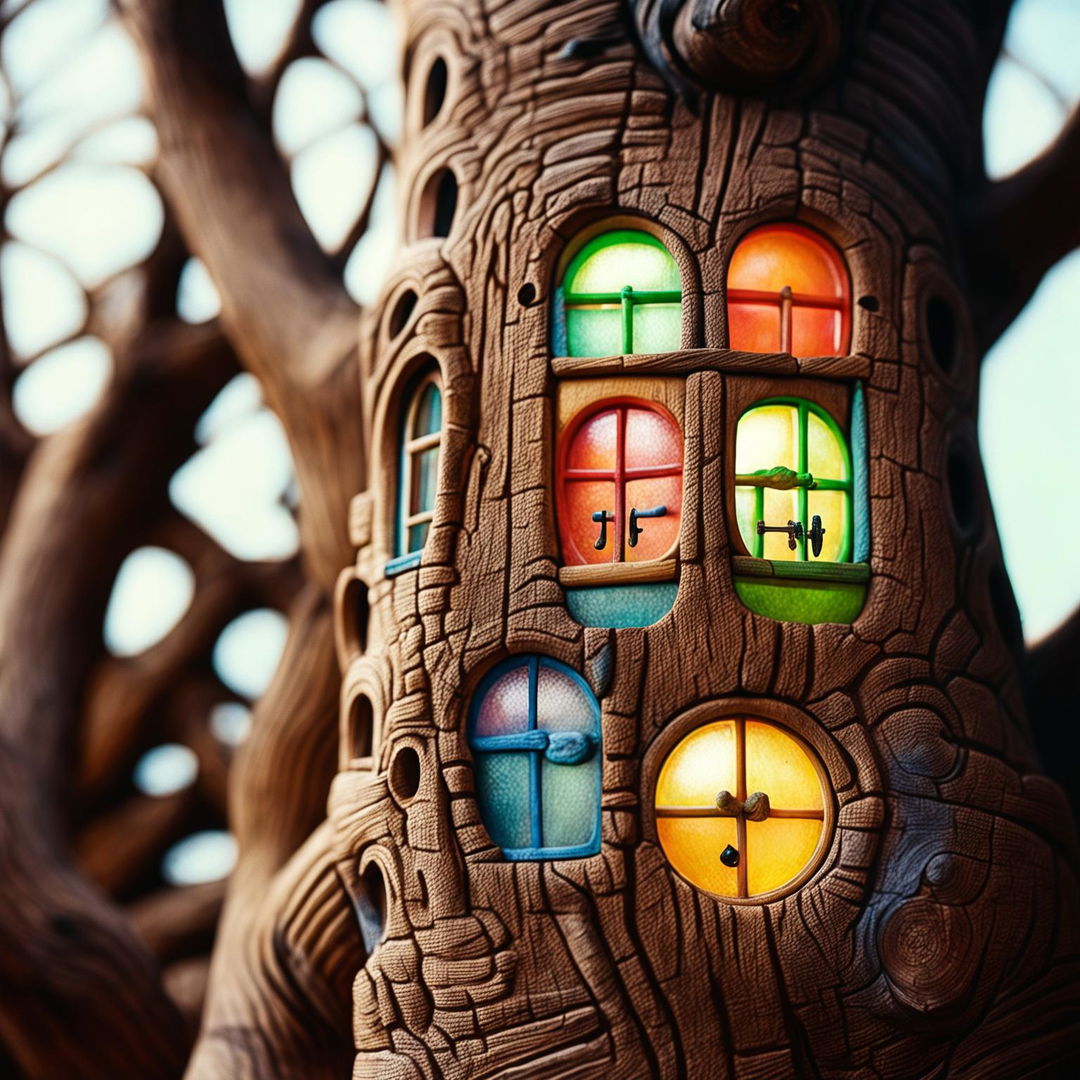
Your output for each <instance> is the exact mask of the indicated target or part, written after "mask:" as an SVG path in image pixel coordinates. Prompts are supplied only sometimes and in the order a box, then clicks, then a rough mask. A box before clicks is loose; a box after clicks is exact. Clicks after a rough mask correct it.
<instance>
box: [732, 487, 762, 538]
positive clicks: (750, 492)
mask: <svg viewBox="0 0 1080 1080" xmlns="http://www.w3.org/2000/svg"><path fill="white" fill-rule="evenodd" d="M735 516H736V517H737V518H738V520H739V534H740V535H741V536H742V541H743V543H744V544H745V545H746V550H747V551H748V552H749V553H750V554H751V555H753V554H754V552H755V551H756V550H757V548H756V546H755V545H756V544H757V523H758V515H757V495H756V492H755V489H754V488H744V487H740V488H736V489H735Z"/></svg>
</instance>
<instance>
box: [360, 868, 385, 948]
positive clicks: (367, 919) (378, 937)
mask: <svg viewBox="0 0 1080 1080" xmlns="http://www.w3.org/2000/svg"><path fill="white" fill-rule="evenodd" d="M360 885H361V889H360V892H359V893H358V894H357V896H356V897H355V899H354V901H353V908H354V909H355V911H356V921H357V922H358V923H359V924H360V938H361V940H362V941H363V942H364V948H365V950H366V951H367V953H368V955H369V956H370V955H371V953H373V952H374V951H375V948H376V946H377V945H378V944H379V942H380V941H382V937H383V932H384V931H385V929H386V907H387V897H386V879H385V878H384V877H383V873H382V870H381V869H380V868H379V864H378V863H377V862H375V860H374V859H373V860H372V861H371V862H369V863H368V865H367V869H365V870H364V872H363V874H361V875H360Z"/></svg>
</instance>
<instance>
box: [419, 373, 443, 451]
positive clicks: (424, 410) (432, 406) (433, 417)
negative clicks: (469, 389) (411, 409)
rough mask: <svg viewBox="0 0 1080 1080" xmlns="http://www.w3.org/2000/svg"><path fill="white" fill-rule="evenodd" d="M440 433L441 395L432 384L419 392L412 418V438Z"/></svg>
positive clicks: (428, 384) (429, 383)
mask: <svg viewBox="0 0 1080 1080" xmlns="http://www.w3.org/2000/svg"><path fill="white" fill-rule="evenodd" d="M439 431H442V393H441V392H440V391H439V388H438V387H437V386H436V385H435V383H433V382H428V383H427V384H426V385H425V386H424V388H423V389H422V390H421V391H420V400H419V402H417V406H416V414H415V416H414V418H413V430H412V435H413V438H416V437H417V436H418V435H434V434H435V433H436V432H439Z"/></svg>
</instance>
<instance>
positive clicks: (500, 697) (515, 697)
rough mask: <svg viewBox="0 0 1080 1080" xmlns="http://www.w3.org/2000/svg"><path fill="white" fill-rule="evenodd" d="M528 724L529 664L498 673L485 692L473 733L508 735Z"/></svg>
mask: <svg viewBox="0 0 1080 1080" xmlns="http://www.w3.org/2000/svg"><path fill="white" fill-rule="evenodd" d="M528 727H529V665H528V663H527V662H524V663H522V664H520V665H518V666H517V667H513V668H511V669H510V670H509V671H506V672H504V673H503V674H502V675H500V676H499V677H498V678H497V679H496V680H495V682H494V683H492V685H491V686H489V687H488V689H487V691H486V692H485V694H484V698H483V701H481V703H480V709H479V712H478V713H477V715H476V721H475V725H474V727H473V732H474V734H476V735H509V734H510V733H512V732H517V731H527V730H528Z"/></svg>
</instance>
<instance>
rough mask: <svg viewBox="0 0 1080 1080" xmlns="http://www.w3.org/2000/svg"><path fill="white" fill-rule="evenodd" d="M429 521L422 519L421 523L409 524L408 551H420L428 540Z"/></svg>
mask: <svg viewBox="0 0 1080 1080" xmlns="http://www.w3.org/2000/svg"><path fill="white" fill-rule="evenodd" d="M428 525H429V522H427V521H422V522H420V524H419V525H410V526H409V536H408V542H407V543H406V545H405V546H406V549H407V550H408V551H420V550H421V549H422V548H423V546H424V543H425V541H426V540H427V531H428Z"/></svg>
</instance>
